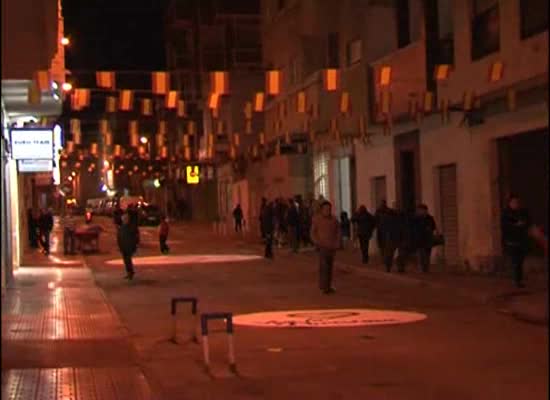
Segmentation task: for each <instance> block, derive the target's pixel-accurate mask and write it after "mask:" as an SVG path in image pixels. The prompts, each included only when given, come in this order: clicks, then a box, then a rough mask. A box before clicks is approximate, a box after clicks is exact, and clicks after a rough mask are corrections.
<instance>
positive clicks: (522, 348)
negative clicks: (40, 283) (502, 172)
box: [84, 220, 548, 400]
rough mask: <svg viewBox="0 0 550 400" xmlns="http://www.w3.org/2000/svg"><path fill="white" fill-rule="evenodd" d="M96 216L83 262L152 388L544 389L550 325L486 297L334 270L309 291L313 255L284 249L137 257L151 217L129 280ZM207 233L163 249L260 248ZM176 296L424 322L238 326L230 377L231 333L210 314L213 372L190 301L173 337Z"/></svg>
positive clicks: (191, 234) (197, 231)
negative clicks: (98, 237)
mask: <svg viewBox="0 0 550 400" xmlns="http://www.w3.org/2000/svg"><path fill="white" fill-rule="evenodd" d="M104 226H105V227H106V228H107V230H108V233H107V234H106V236H105V237H103V238H102V254H100V255H96V256H94V255H92V256H87V257H85V258H84V259H85V262H86V264H87V266H88V267H89V268H91V270H92V272H93V276H94V278H95V281H96V283H97V284H98V286H99V287H100V288H101V289H103V290H104V291H105V293H106V295H107V299H108V301H109V302H111V304H112V305H113V306H114V308H115V310H116V312H117V313H118V315H119V316H120V318H121V320H122V323H123V324H124V325H125V326H126V327H127V328H128V335H129V339H130V341H131V343H132V345H133V346H135V348H136V349H137V354H138V358H137V359H138V360H139V361H138V364H139V367H140V368H141V369H142V370H143V372H144V374H145V376H146V377H147V379H148V381H149V383H150V385H151V387H152V389H153V392H155V393H157V394H160V397H158V398H160V399H215V398H224V399H249V398H250V399H253V398H258V399H283V398H303V397H305V398H308V397H310V396H313V397H316V398H323V399H357V398H376V399H392V400H395V399H461V400H463V399H503V400H506V399H517V398H526V399H533V400H535V399H544V398H546V397H547V394H548V383H547V376H546V371H547V368H548V358H547V352H548V348H547V335H548V330H547V327H545V326H537V325H533V324H529V323H525V322H521V321H518V320H516V319H514V318H512V317H510V316H507V315H502V314H501V313H498V312H497V309H496V306H495V305H492V304H484V302H481V301H479V300H474V299H472V298H469V297H466V296H460V295H457V294H456V293H455V292H454V290H453V289H452V288H434V287H432V286H433V285H429V284H424V285H423V284H419V283H416V282H414V281H411V282H408V281H406V279H404V278H402V277H399V278H397V279H394V278H392V277H391V276H389V277H388V276H385V274H383V273H378V272H368V271H360V272H358V271H356V270H354V269H349V268H337V269H336V274H335V278H334V279H335V286H336V289H337V292H336V293H335V294H334V295H331V296H326V295H322V294H321V293H320V291H319V290H318V289H317V268H316V267H317V262H316V259H315V258H314V254H313V253H302V254H299V255H291V254H289V252H288V250H287V249H283V250H281V251H279V252H278V253H276V257H275V260H274V261H266V260H263V259H259V260H251V261H240V262H216V263H201V262H197V261H195V262H193V261H192V260H191V261H190V262H188V263H187V262H186V263H185V264H167V265H161V264H159V265H154V266H144V267H140V266H139V257H146V256H153V255H154V256H158V255H159V251H158V248H157V243H156V241H155V238H156V231H155V228H142V229H141V235H142V241H143V245H142V246H140V249H139V251H138V254H137V256H136V258H135V260H137V261H136V270H137V273H136V277H135V278H134V281H132V282H128V281H126V280H124V279H123V275H124V273H123V269H122V267H121V266H113V265H106V264H105V261H108V260H113V259H116V258H119V256H118V254H117V253H116V250H115V248H114V246H112V245H113V244H114V239H113V236H112V232H113V226H112V224H111V221H109V220H105V221H104ZM210 230H211V227H207V226H202V227H201V226H186V225H183V226H181V225H175V226H174V227H173V229H172V232H173V234H172V236H171V238H170V240H169V245H170V246H171V248H172V252H171V254H170V255H169V256H166V257H164V258H165V259H166V260H170V258H171V257H176V256H178V255H185V256H193V255H218V254H223V255H251V256H255V255H257V254H259V246H254V245H249V244H246V243H245V242H244V241H242V240H238V239H236V238H233V237H232V238H227V239H226V238H219V237H217V236H215V235H213V234H212V233H211V232H210ZM394 276H395V275H394ZM487 281H488V284H489V285H490V284H491V283H490V282H492V280H490V279H487ZM499 284H502V283H501V282H498V280H496V279H495V280H493V285H495V286H497V285H499ZM175 296H196V297H197V298H198V299H199V312H215V311H228V312H232V313H234V315H236V314H242V313H252V312H260V311H277V310H293V311H299V310H308V309H309V310H311V309H327V310H330V309H349V308H368V309H381V310H399V311H415V312H420V313H424V314H426V315H427V319H426V320H423V321H419V322H414V323H410V324H403V325H387V326H368V327H355V328H311V329H303V328H302V329H301V328H252V327H243V326H236V328H235V347H236V360H237V369H238V373H239V377H234V376H232V375H231V374H230V373H229V371H228V368H227V339H226V336H225V333H224V330H223V329H222V325H221V323H218V324H215V325H214V326H215V327H216V329H215V330H212V331H211V334H210V337H209V340H210V346H211V359H212V375H213V376H214V377H211V376H209V375H208V374H206V373H205V370H204V367H203V361H202V352H201V348H200V346H199V345H197V344H194V343H192V342H191V341H190V340H189V338H190V333H189V332H190V323H191V318H190V310H189V309H188V307H187V306H184V307H182V309H181V310H182V311H178V314H179V313H181V314H180V315H181V319H180V325H179V328H178V329H179V332H180V338H179V342H180V344H177V345H176V344H173V343H170V342H169V339H170V337H171V329H172V328H171V319H170V299H171V297H175Z"/></svg>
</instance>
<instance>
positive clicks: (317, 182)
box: [313, 153, 329, 199]
mask: <svg viewBox="0 0 550 400" xmlns="http://www.w3.org/2000/svg"><path fill="white" fill-rule="evenodd" d="M328 164H329V155H328V153H320V154H317V155H316V156H315V158H314V161H313V179H314V192H315V198H318V197H319V196H320V195H321V196H323V197H324V198H325V199H328V198H329V193H328Z"/></svg>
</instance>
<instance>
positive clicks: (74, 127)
mask: <svg viewBox="0 0 550 400" xmlns="http://www.w3.org/2000/svg"><path fill="white" fill-rule="evenodd" d="M70 126H71V132H73V133H75V132H80V120H79V119H74V118H73V119H71V122H70Z"/></svg>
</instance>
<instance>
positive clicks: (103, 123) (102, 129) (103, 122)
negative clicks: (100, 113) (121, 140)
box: [99, 119, 109, 135]
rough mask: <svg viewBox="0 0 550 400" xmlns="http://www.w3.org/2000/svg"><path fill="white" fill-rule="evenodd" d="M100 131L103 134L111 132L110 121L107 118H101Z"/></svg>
mask: <svg viewBox="0 0 550 400" xmlns="http://www.w3.org/2000/svg"><path fill="white" fill-rule="evenodd" d="M99 132H100V133H101V134H103V135H104V134H106V133H107V132H109V121H107V120H106V119H100V120H99Z"/></svg>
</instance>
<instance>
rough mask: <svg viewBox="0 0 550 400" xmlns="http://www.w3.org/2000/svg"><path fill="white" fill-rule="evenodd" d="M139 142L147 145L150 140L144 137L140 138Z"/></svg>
mask: <svg viewBox="0 0 550 400" xmlns="http://www.w3.org/2000/svg"><path fill="white" fill-rule="evenodd" d="M139 141H140V142H141V144H147V143H148V142H149V139H147V137H146V136H142V137H140V138H139Z"/></svg>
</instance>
